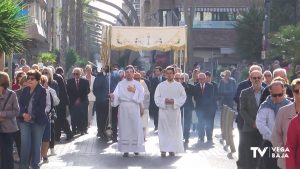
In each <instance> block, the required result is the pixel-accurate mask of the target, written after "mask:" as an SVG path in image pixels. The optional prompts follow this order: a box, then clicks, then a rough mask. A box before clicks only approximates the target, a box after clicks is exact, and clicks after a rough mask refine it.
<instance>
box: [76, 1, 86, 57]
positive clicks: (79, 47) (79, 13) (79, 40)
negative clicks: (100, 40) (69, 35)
mask: <svg viewBox="0 0 300 169" xmlns="http://www.w3.org/2000/svg"><path fill="white" fill-rule="evenodd" d="M83 43H84V37H83V2H82V0H77V3H76V51H77V53H78V54H79V55H80V56H81V57H87V56H84V52H83V46H84V44H83Z"/></svg>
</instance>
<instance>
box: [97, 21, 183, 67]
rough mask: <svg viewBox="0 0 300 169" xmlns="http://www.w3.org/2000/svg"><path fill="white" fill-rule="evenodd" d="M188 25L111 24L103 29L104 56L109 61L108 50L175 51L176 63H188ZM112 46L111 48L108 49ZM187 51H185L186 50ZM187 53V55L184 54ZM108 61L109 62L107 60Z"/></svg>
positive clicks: (104, 59)
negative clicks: (133, 25) (128, 25)
mask: <svg viewBox="0 0 300 169" xmlns="http://www.w3.org/2000/svg"><path fill="white" fill-rule="evenodd" d="M186 29H187V28H186V26H176V27H175V26H174V27H126V26H110V27H105V28H104V29H103V34H102V52H101V53H102V58H103V61H104V62H105V61H108V58H109V57H108V56H109V52H108V50H125V49H130V50H133V51H141V50H144V51H150V50H160V51H171V50H172V51H174V63H178V61H179V62H181V63H186V61H187V59H186V58H187V57H186V49H187V46H186V45H187V34H186ZM108 48H110V49H108ZM184 51H185V52H184ZM184 53H185V55H184V56H185V57H183V54H184ZM106 63H107V62H106Z"/></svg>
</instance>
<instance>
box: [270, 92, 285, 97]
mask: <svg viewBox="0 0 300 169" xmlns="http://www.w3.org/2000/svg"><path fill="white" fill-rule="evenodd" d="M271 96H272V97H282V96H283V93H277V94H272V95H271Z"/></svg>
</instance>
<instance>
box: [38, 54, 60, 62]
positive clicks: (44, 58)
mask: <svg viewBox="0 0 300 169" xmlns="http://www.w3.org/2000/svg"><path fill="white" fill-rule="evenodd" d="M56 58H57V56H56V54H55V53H51V52H45V53H41V54H39V56H38V60H39V62H42V63H43V64H45V65H53V64H54V63H56Z"/></svg>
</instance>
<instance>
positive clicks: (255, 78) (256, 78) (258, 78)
mask: <svg viewBox="0 0 300 169" xmlns="http://www.w3.org/2000/svg"><path fill="white" fill-rule="evenodd" d="M251 78H252V79H253V80H260V79H261V77H251Z"/></svg>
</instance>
